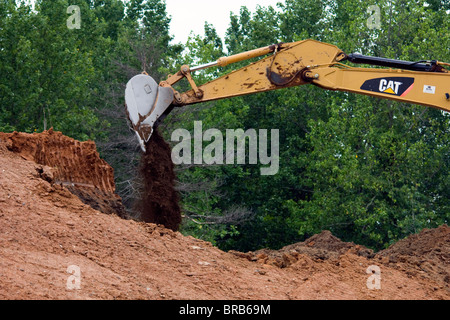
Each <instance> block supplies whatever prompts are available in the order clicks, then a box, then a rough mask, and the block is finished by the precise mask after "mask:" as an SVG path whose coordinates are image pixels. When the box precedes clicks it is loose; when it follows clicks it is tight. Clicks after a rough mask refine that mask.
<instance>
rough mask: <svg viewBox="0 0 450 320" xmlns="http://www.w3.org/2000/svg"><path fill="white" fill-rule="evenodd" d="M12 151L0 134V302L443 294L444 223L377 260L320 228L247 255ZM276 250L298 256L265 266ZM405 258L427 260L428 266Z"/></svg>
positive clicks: (382, 297)
mask: <svg viewBox="0 0 450 320" xmlns="http://www.w3.org/2000/svg"><path fill="white" fill-rule="evenodd" d="M7 145H8V147H7ZM9 149H11V143H10V142H8V141H6V140H4V139H0V299H55V300H59V299H88V300H89V299H104V300H112V299H145V300H147V299H148V300H166V299H168V300H172V299H176V300H178V299H190V300H199V299H210V300H227V299H237V300H250V299H251V300H261V299H262V300H289V299H293V300H301V299H373V300H386V299H404V300H405V299H449V298H450V290H449V289H448V287H446V286H445V285H444V284H443V283H442V282H439V280H438V278H437V277H436V275H440V274H439V272H440V271H442V270H443V268H445V267H448V260H447V257H448V254H449V249H448V241H449V233H448V227H447V226H443V227H441V228H439V229H436V230H431V231H429V232H428V231H425V232H423V233H421V234H419V235H417V236H412V237H410V238H408V239H406V240H405V241H403V242H400V243H399V244H397V245H394V246H392V247H391V248H389V249H387V250H386V251H384V252H381V253H379V255H376V256H375V257H372V254H371V252H370V251H366V249H364V248H363V247H358V246H357V245H354V244H348V243H345V242H342V241H341V240H339V239H338V238H335V237H333V236H332V235H331V234H330V233H329V232H324V233H322V234H319V235H317V236H314V237H312V238H311V239H309V240H307V241H305V242H303V243H299V244H295V245H293V246H288V247H286V248H283V249H282V250H280V251H279V252H276V251H271V252H266V253H265V254H266V255H267V257H266V258H265V259H256V260H254V259H253V260H254V261H252V258H250V259H248V258H247V257H250V256H251V254H244V253H242V254H238V253H234V254H233V253H227V252H223V251H221V250H219V249H217V248H215V247H213V246H212V245H211V244H210V243H207V242H204V241H200V240H197V239H194V238H192V237H185V236H183V235H182V234H181V233H179V232H174V231H172V230H170V229H166V228H163V227H161V226H157V225H155V224H148V223H143V222H137V221H134V220H126V219H122V218H120V217H118V216H116V215H106V214H103V213H101V212H100V211H97V210H95V209H93V208H92V207H91V206H89V205H86V204H84V203H83V202H82V201H81V200H80V198H78V197H77V196H75V195H74V194H73V193H71V192H69V191H68V190H67V188H66V186H64V185H62V184H56V183H53V182H52V181H53V179H55V176H53V179H52V178H51V175H52V174H53V173H52V171H51V168H50V167H46V166H44V165H42V164H37V163H36V162H33V161H29V160H25V157H24V156H23V155H22V154H21V153H14V152H11V151H10V150H9ZM99 190H100V189H99ZM426 243H429V247H428V248H427V247H426V246H425V244H426ZM415 248H422V249H419V250H417V249H415ZM439 248H440V249H441V251H440V252H439V251H438V250H437V249H439ZM292 250H296V251H297V252H296V253H295V252H292ZM260 253H263V252H260ZM283 254H289V255H290V257H291V258H292V257H295V260H294V259H292V261H290V263H289V264H286V265H285V266H284V267H282V268H280V267H279V266H277V265H276V264H275V263H271V261H276V258H272V257H277V256H283ZM366 255H367V256H366ZM242 257H244V258H242ZM409 257H414V259H416V258H417V259H419V260H424V261H423V262H420V268H421V269H425V270H419V265H418V264H416V263H414V260H413V263H412V264H411V263H410V261H409V260H408V259H409ZM271 259H272V260H271ZM433 259H437V260H433ZM430 260H433V261H431V262H430ZM427 261H428V263H430V265H431V266H433V267H432V268H431V267H430V268H426V266H427ZM438 262H439V268H438V267H437V266H438ZM373 265H377V266H379V267H380V269H381V287H380V289H377V290H373V289H370V288H369V287H368V285H367V283H368V279H369V277H370V275H369V274H368V273H367V270H368V268H369V267H370V266H373ZM74 270H75V271H74ZM76 270H78V273H77V272H76ZM423 272H424V273H423ZM425 275H426V276H425ZM440 276H442V275H440ZM74 278H75V279H78V285H79V286H78V287H75V288H74V287H73V284H74V283H75V284H76V283H77V282H76V281H75V282H74V281H73V280H74Z"/></svg>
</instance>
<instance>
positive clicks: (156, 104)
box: [125, 74, 174, 152]
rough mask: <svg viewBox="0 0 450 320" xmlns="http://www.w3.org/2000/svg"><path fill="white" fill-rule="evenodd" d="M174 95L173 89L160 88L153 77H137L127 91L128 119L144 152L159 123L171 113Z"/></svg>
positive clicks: (130, 82) (130, 83)
mask: <svg viewBox="0 0 450 320" xmlns="http://www.w3.org/2000/svg"><path fill="white" fill-rule="evenodd" d="M173 99H174V95H173V90H172V89H171V88H165V87H160V86H159V85H158V84H157V83H156V81H155V80H153V78H152V77H150V76H148V75H144V74H141V75H137V76H135V77H134V78H132V79H131V80H130V81H129V82H128V84H127V87H126V90H125V103H126V109H127V115H128V119H129V120H130V122H131V126H132V128H133V130H134V131H135V132H136V135H137V138H138V141H139V144H140V146H141V149H142V151H143V152H146V144H147V142H148V141H149V140H150V137H151V136H152V134H153V130H154V129H155V128H156V126H157V125H158V124H159V122H160V121H161V120H162V119H163V118H164V117H165V116H166V115H167V114H168V113H169V112H170V110H171V108H170V106H171V104H172V102H173Z"/></svg>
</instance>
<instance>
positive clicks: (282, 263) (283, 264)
mask: <svg viewBox="0 0 450 320" xmlns="http://www.w3.org/2000/svg"><path fill="white" fill-rule="evenodd" d="M233 253H234V254H236V255H238V256H240V257H242V258H246V259H248V260H249V261H256V262H259V263H262V264H270V265H273V266H276V267H279V268H287V267H289V266H291V265H292V264H294V263H296V262H297V261H298V260H299V259H300V257H301V255H307V256H309V257H310V258H311V259H313V260H315V261H324V260H330V259H331V260H338V259H339V257H340V256H342V255H344V254H347V253H351V254H354V255H357V256H362V257H366V258H371V257H373V256H374V253H373V251H372V250H370V249H367V248H365V247H363V246H360V245H356V244H354V243H349V242H343V241H341V240H340V239H339V238H336V237H335V236H333V235H332V234H331V232H330V231H326V230H325V231H322V232H321V233H320V234H316V235H314V236H312V237H311V238H309V239H308V240H306V241H305V242H299V243H295V244H292V245H289V246H286V247H284V248H282V249H280V250H269V249H262V250H258V251H255V252H248V253H239V252H233Z"/></svg>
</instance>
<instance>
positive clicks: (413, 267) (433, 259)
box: [376, 225, 450, 290]
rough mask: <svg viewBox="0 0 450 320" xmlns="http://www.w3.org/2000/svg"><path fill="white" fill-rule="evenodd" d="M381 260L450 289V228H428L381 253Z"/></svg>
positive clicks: (378, 257)
mask: <svg viewBox="0 0 450 320" xmlns="http://www.w3.org/2000/svg"><path fill="white" fill-rule="evenodd" d="M376 258H377V259H379V260H380V261H383V263H384V264H385V265H387V266H389V267H392V268H395V269H397V270H401V271H403V272H405V273H407V274H408V275H411V276H415V277H421V278H424V279H429V280H433V281H436V282H437V283H439V284H440V285H442V286H445V287H446V288H447V289H448V290H450V268H449V266H450V227H448V226H447V225H443V226H441V227H439V228H437V229H425V230H423V231H422V232H420V233H419V234H416V235H412V236H410V237H408V238H406V239H404V240H401V241H399V242H397V243H395V244H394V245H392V246H391V247H389V248H388V249H386V250H383V251H381V252H379V253H378V254H377V256H376Z"/></svg>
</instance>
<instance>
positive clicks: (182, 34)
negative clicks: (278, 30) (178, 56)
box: [166, 0, 284, 43]
mask: <svg viewBox="0 0 450 320" xmlns="http://www.w3.org/2000/svg"><path fill="white" fill-rule="evenodd" d="M278 2H281V3H284V0H166V8H167V13H168V14H169V15H170V16H171V17H172V21H171V24H170V33H171V35H172V36H174V40H173V42H174V43H178V42H181V43H186V41H187V39H188V36H189V33H190V32H191V31H192V32H193V33H194V34H199V35H203V33H204V25H205V21H207V22H208V23H210V24H212V25H213V26H214V27H215V28H216V30H217V33H218V35H219V36H220V37H221V38H222V40H223V38H224V37H225V32H226V30H227V29H228V26H229V24H230V12H233V13H234V14H239V11H240V8H241V7H242V6H246V7H247V8H248V9H249V10H250V12H252V13H253V12H255V11H256V6H257V5H260V6H262V7H268V6H272V7H274V8H275V9H277V7H276V4H277V3H278Z"/></svg>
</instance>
